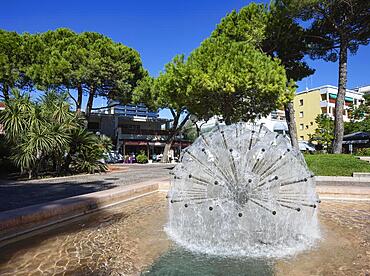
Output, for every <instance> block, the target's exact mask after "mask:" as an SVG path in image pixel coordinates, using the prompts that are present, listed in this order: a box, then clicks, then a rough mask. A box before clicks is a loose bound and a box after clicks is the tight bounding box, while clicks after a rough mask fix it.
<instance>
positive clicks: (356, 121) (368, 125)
mask: <svg viewBox="0 0 370 276" xmlns="http://www.w3.org/2000/svg"><path fill="white" fill-rule="evenodd" d="M349 114H350V118H351V121H350V122H345V123H344V133H345V134H349V133H353V132H358V131H361V132H370V94H365V95H364V102H363V103H362V104H360V106H358V107H354V106H352V107H351V108H350V110H349Z"/></svg>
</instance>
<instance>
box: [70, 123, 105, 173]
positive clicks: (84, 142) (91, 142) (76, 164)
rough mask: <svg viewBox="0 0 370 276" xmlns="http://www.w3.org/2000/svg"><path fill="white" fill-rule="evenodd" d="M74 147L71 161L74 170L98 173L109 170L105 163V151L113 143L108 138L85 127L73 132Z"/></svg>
mask: <svg viewBox="0 0 370 276" xmlns="http://www.w3.org/2000/svg"><path fill="white" fill-rule="evenodd" d="M73 138H74V139H76V141H77V143H76V142H74V145H73V147H74V149H73V153H74V154H73V155H72V161H71V165H70V166H71V169H72V171H74V172H88V173H96V172H103V171H106V170H107V165H106V164H105V163H104V161H103V160H104V153H106V152H107V151H108V150H109V149H110V148H111V145H110V144H109V141H108V139H106V138H101V137H99V136H97V135H95V134H94V133H92V132H89V131H86V130H85V129H78V130H76V131H75V132H74V133H73Z"/></svg>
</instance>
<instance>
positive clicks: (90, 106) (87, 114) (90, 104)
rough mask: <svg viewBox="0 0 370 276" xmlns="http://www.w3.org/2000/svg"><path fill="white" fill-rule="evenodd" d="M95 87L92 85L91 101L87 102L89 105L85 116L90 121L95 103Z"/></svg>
mask: <svg viewBox="0 0 370 276" xmlns="http://www.w3.org/2000/svg"><path fill="white" fill-rule="evenodd" d="M95 90H96V89H95V86H94V85H91V86H90V93H89V99H88V100H87V105H86V110H85V115H86V118H87V119H88V118H89V117H90V114H91V109H92V106H93V103H94V97H95Z"/></svg>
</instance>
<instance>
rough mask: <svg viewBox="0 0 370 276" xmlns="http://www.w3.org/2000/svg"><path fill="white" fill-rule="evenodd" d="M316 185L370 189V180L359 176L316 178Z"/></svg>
mask: <svg viewBox="0 0 370 276" xmlns="http://www.w3.org/2000/svg"><path fill="white" fill-rule="evenodd" d="M315 180H316V184H317V185H318V186H320V185H325V186H326V185H328V186H362V187H370V178H367V177H359V176H357V177H356V176H355V177H353V176H315Z"/></svg>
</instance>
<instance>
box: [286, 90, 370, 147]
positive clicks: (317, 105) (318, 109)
mask: <svg viewBox="0 0 370 276" xmlns="http://www.w3.org/2000/svg"><path fill="white" fill-rule="evenodd" d="M337 94H338V88H337V87H335V86H332V85H324V86H320V87H316V88H313V89H308V90H306V91H301V92H298V93H297V94H296V95H295V97H294V101H293V103H294V110H295V117H296V124H297V133H298V138H299V139H300V140H305V141H307V140H309V134H313V133H314V131H315V129H316V128H317V124H316V122H315V119H316V117H317V115H319V114H327V115H328V116H330V117H331V118H333V119H334V114H335V102H336V99H337ZM363 95H364V92H363V91H361V90H360V89H356V90H350V89H347V91H346V96H345V104H344V113H343V119H344V121H349V119H350V114H349V108H350V107H351V106H352V105H353V106H358V105H360V104H361V103H363V101H364V99H363Z"/></svg>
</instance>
